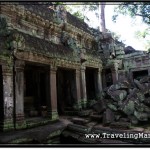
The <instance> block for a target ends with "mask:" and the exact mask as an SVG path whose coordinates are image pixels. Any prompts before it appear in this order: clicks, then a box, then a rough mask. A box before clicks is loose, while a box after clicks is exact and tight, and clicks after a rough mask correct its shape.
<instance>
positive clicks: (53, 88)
mask: <svg viewBox="0 0 150 150" xmlns="http://www.w3.org/2000/svg"><path fill="white" fill-rule="evenodd" d="M56 71H57V68H56V67H55V66H51V67H50V96H51V119H52V120H56V119H58V112H57V87H56V86H57V85H56Z"/></svg>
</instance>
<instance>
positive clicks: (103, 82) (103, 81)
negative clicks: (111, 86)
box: [102, 69, 107, 89]
mask: <svg viewBox="0 0 150 150" xmlns="http://www.w3.org/2000/svg"><path fill="white" fill-rule="evenodd" d="M102 85H103V89H105V88H106V87H107V85H106V74H105V70H104V69H103V71H102Z"/></svg>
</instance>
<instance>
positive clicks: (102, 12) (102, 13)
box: [99, 2, 106, 32]
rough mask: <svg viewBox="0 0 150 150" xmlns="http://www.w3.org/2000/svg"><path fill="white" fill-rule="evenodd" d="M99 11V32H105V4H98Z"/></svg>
mask: <svg viewBox="0 0 150 150" xmlns="http://www.w3.org/2000/svg"><path fill="white" fill-rule="evenodd" d="M99 11H100V31H102V32H106V26H105V2H100V3H99Z"/></svg>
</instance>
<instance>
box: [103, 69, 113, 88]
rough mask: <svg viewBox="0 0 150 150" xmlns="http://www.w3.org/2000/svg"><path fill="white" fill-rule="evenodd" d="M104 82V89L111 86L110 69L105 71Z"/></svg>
mask: <svg viewBox="0 0 150 150" xmlns="http://www.w3.org/2000/svg"><path fill="white" fill-rule="evenodd" d="M105 82H106V87H109V86H111V85H112V84H113V79H112V72H111V69H106V70H105Z"/></svg>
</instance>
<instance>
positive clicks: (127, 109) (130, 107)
mask: <svg viewBox="0 0 150 150" xmlns="http://www.w3.org/2000/svg"><path fill="white" fill-rule="evenodd" d="M123 105H124V108H123V109H122V111H123V112H124V113H125V114H126V115H132V114H133V113H134V109H135V108H134V102H133V101H132V100H128V102H127V103H126V105H125V103H124V104H123Z"/></svg>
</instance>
